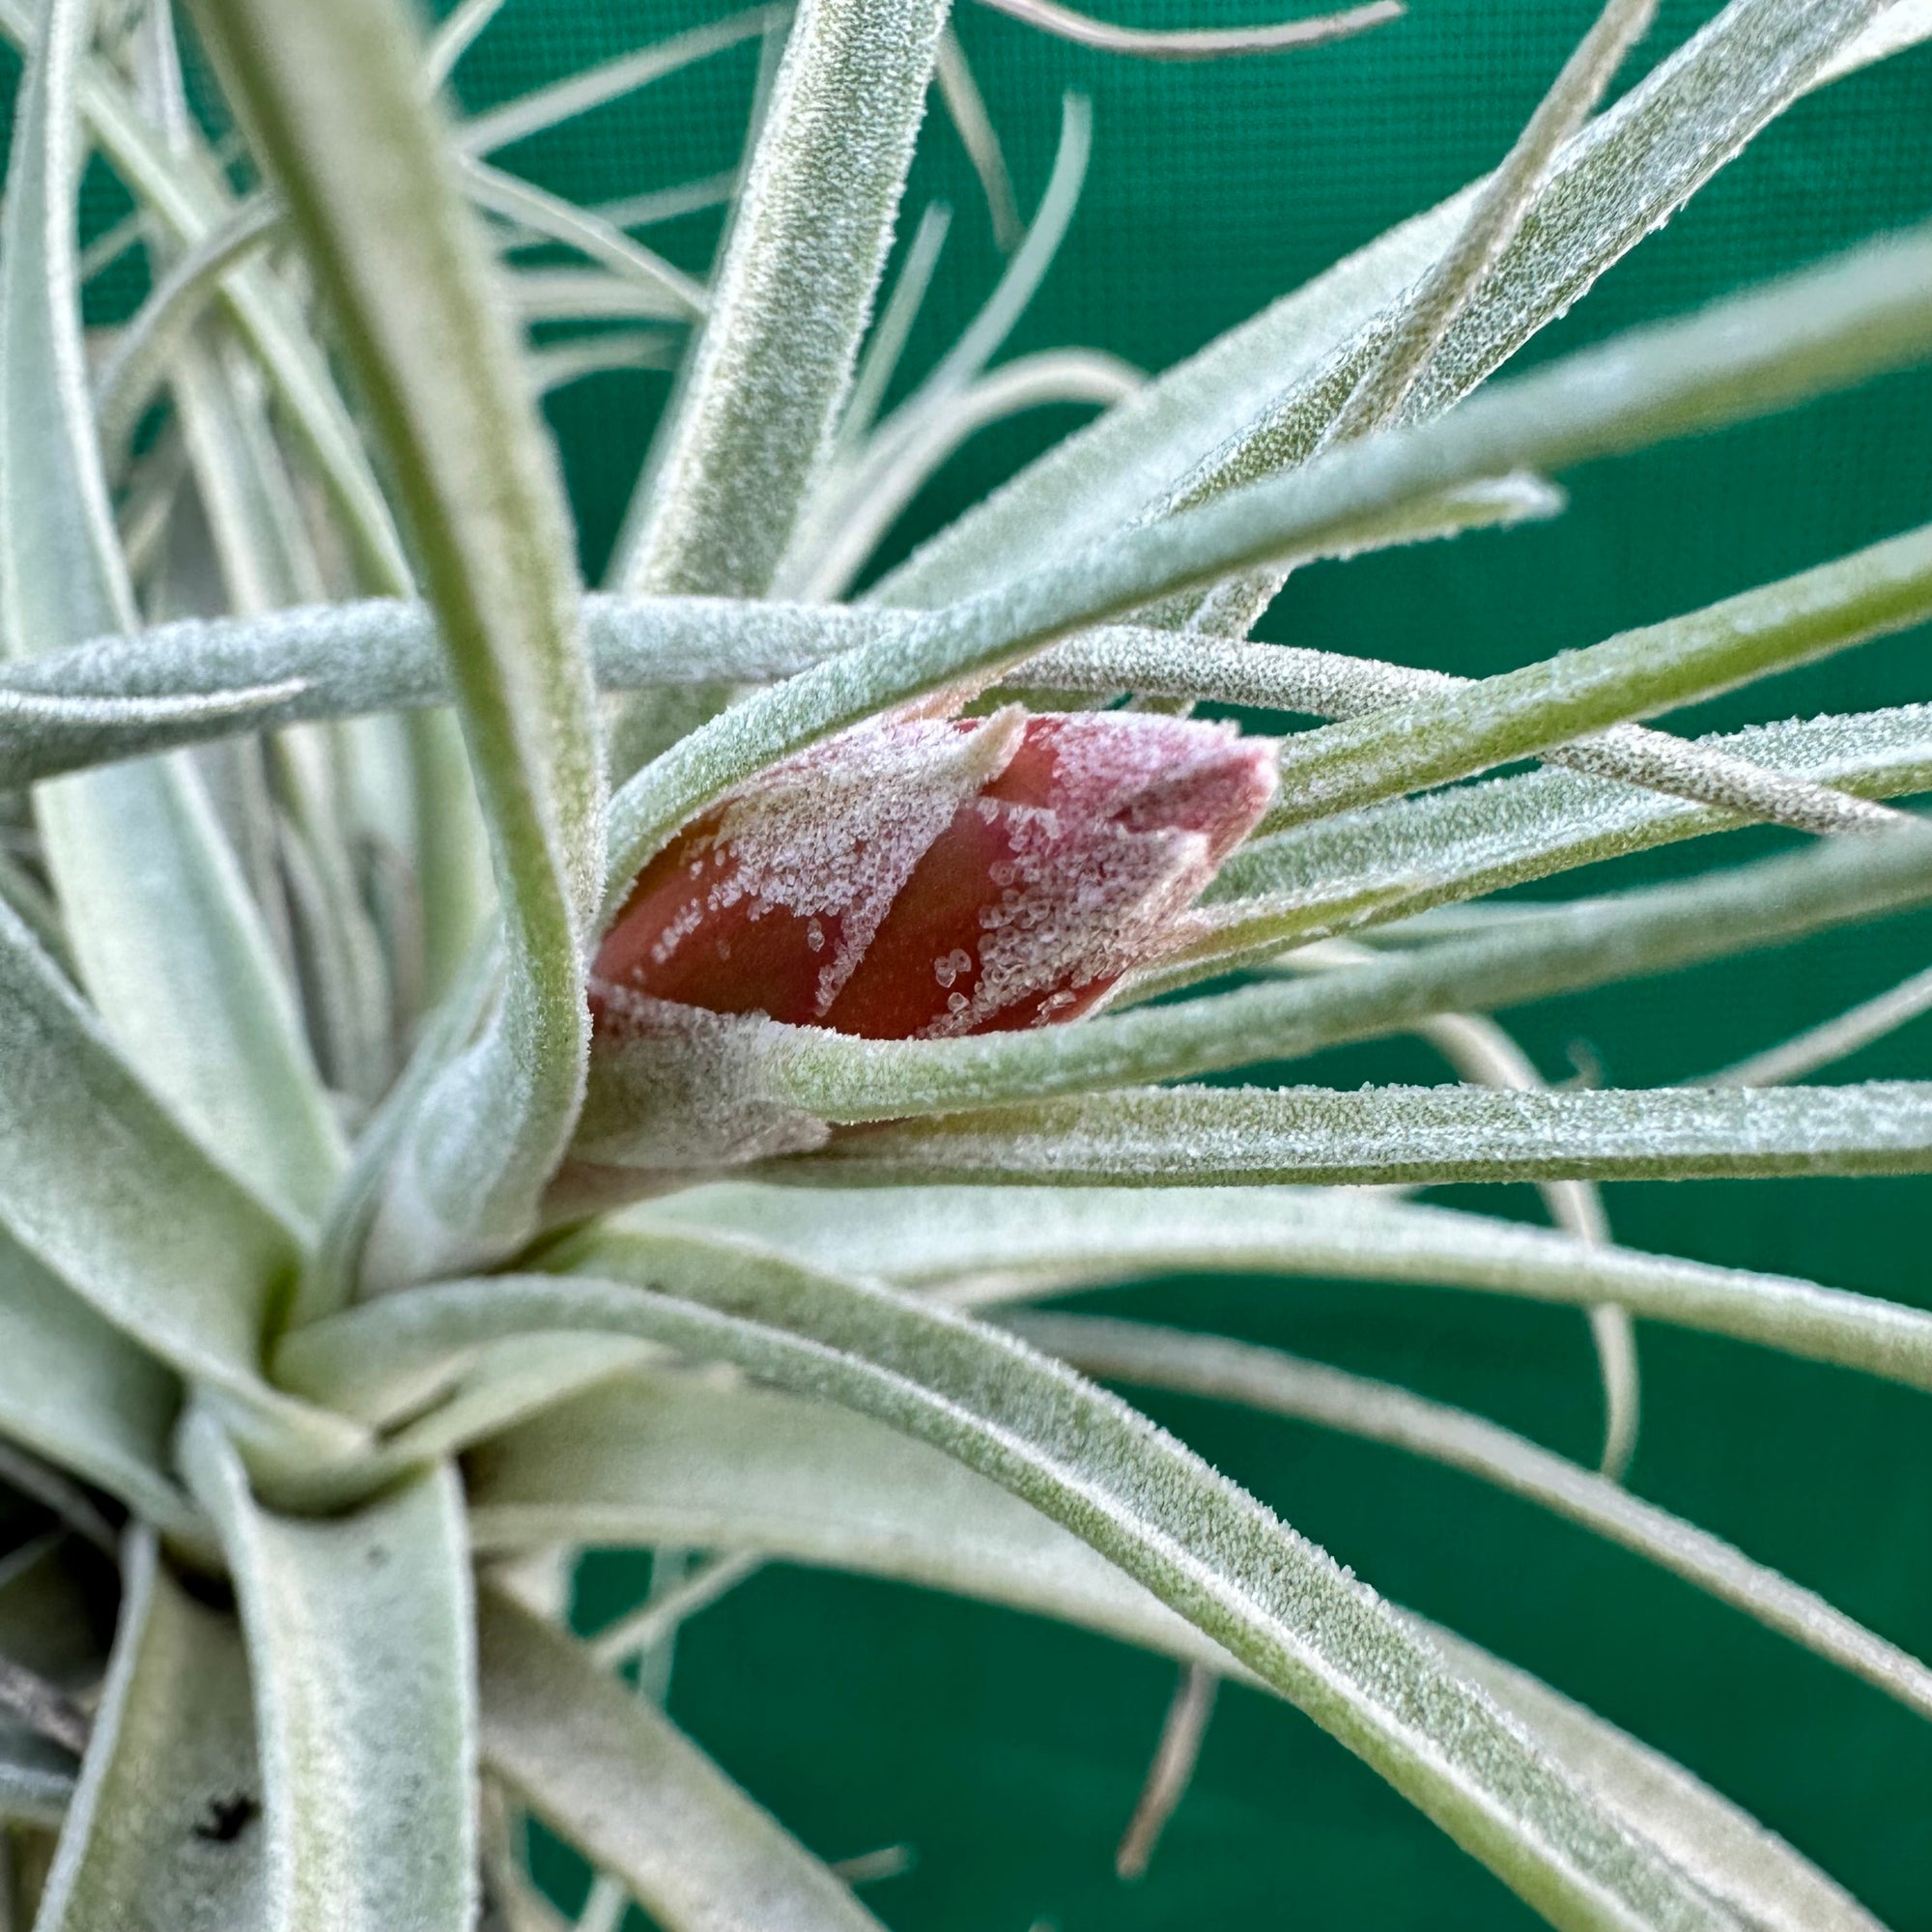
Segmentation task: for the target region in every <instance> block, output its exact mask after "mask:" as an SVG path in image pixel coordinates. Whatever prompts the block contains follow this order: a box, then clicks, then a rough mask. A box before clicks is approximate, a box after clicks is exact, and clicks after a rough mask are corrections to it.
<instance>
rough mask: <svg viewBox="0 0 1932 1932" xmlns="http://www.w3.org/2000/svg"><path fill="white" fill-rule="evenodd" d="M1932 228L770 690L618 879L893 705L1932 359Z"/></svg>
mask: <svg viewBox="0 0 1932 1932" xmlns="http://www.w3.org/2000/svg"><path fill="white" fill-rule="evenodd" d="M1928 290H1932V234H1919V233H1917V232H1915V233H1913V234H1911V235H1909V236H1907V237H1905V238H1903V239H1899V240H1894V241H1886V242H1881V243H1876V244H1873V245H1871V246H1870V247H1867V248H1865V249H1862V250H1859V251H1856V252H1855V253H1854V254H1853V255H1850V256H1847V257H1845V258H1843V259H1842V260H1840V261H1839V262H1837V263H1835V264H1833V265H1832V266H1830V267H1828V268H1826V269H1824V270H1812V271H1810V272H1809V273H1807V274H1804V275H1799V276H1794V277H1791V278H1789V279H1787V280H1786V281H1784V282H1782V283H1780V284H1774V285H1773V286H1772V287H1770V288H1768V289H1766V290H1762V291H1759V292H1758V293H1756V294H1753V295H1750V296H1747V297H1739V298H1733V299H1731V300H1729V301H1726V302H1722V303H1719V304H1718V305H1717V306H1715V307H1713V308H1711V309H1709V310H1707V311H1706V312H1705V313H1704V314H1702V315H1700V316H1697V317H1693V318H1692V319H1691V320H1690V321H1688V322H1677V323H1670V324H1665V325H1662V326H1661V327H1654V328H1648V329H1640V330H1635V331H1633V332H1632V333H1630V334H1628V335H1625V336H1622V337H1619V338H1617V339H1616V340H1614V341H1612V342H1610V343H1607V344H1605V345H1604V346H1603V347H1602V348H1600V349H1594V350H1590V351H1586V352H1584V353H1583V354H1581V355H1574V356H1572V357H1570V358H1569V359H1568V360H1567V361H1563V362H1558V363H1555V364H1553V365H1551V366H1550V367H1548V368H1547V369H1544V370H1541V371H1539V372H1538V373H1537V374H1535V375H1533V376H1528V377H1524V378H1521V379H1520V380H1519V381H1517V382H1514V383H1511V384H1504V385H1502V386H1499V387H1497V388H1494V389H1492V390H1491V391H1489V392H1488V393H1487V394H1485V395H1483V396H1479V397H1476V398H1474V399H1472V400H1471V401H1470V402H1469V403H1468V404H1467V406H1466V407H1464V408H1463V409H1460V410H1457V411H1456V412H1454V413H1453V414H1451V415H1450V416H1448V417H1446V418H1444V419H1442V420H1440V421H1437V422H1434V423H1428V424H1424V425H1423V426H1421V427H1419V428H1416V429H1412V430H1405V431H1400V432H1393V433H1390V434H1387V435H1383V436H1378V437H1372V438H1370V439H1368V440H1366V441H1363V442H1359V443H1353V444H1350V445H1347V446H1345V447H1343V448H1340V449H1337V450H1335V451H1333V452H1331V453H1330V454H1328V455H1326V456H1324V457H1322V458H1321V459H1320V460H1319V461H1317V462H1315V463H1312V464H1310V465H1308V466H1307V467H1306V468H1305V469H1299V470H1295V471H1293V472H1291V473H1289V474H1287V475H1281V476H1274V477H1271V478H1269V479H1267V480H1265V481H1263V482H1258V483H1253V484H1250V485H1248V486H1247V487H1246V488H1244V489H1240V490H1236V491H1232V492H1230V493H1229V494H1227V495H1225V496H1222V497H1216V498H1214V499H1213V500H1211V501H1208V502H1206V503H1203V504H1201V505H1200V506H1198V507H1197V508H1194V509H1191V510H1188V511H1186V512H1185V513H1183V514H1181V515H1178V516H1174V517H1170V518H1167V519H1165V520H1164V521H1162V522H1160V523H1157V524H1151V525H1147V526H1140V527H1137V528H1134V529H1130V530H1126V531H1122V532H1120V533H1119V534H1117V535H1115V536H1114V537H1112V538H1110V539H1109V540H1107V541H1106V542H1105V543H1104V544H1100V545H1096V546H1094V548H1093V549H1091V550H1089V551H1087V552H1084V553H1080V554H1076V555H1075V556H1074V557H1073V558H1072V559H1071V560H1069V561H1066V562H1063V563H1060V564H1058V565H1053V566H1048V567H1045V568H1042V569H1040V570H1038V571H1037V572H1035V573H1034V574H1033V575H1032V576H1030V577H1026V578H1022V579H1019V580H1017V581H1015V582H1012V583H1010V584H1009V585H1008V586H1006V587H1005V588H1003V589H999V590H994V591H989V592H987V593H985V594H984V595H982V596H979V597H975V598H970V599H967V600H965V601H963V602H961V603H959V604H956V605H954V606H952V607H950V608H949V609H947V610H945V611H939V612H936V613H934V614H933V615H932V616H930V617H928V618H927V619H926V620H925V621H924V622H923V624H921V625H920V626H918V627H916V628H915V629H914V630H912V631H911V632H909V633H907V634H905V635H904V636H902V637H899V638H895V639H889V640H881V641H880V642H878V643H875V644H870V645H867V646H865V647H862V648H861V649H859V650H857V651H853V652H851V653H849V654H848V655H847V656H846V657H844V658H842V659H839V660H837V661H835V662H834V663H831V664H827V665H821V666H819V667H818V668H816V669H814V670H810V671H807V672H804V673H802V674H801V675H800V676H798V677H796V678H793V679H792V680H791V681H790V682H789V683H787V684H784V685H781V686H779V687H777V688H776V689H775V690H771V691H765V692H759V693H757V694H755V695H753V696H751V697H749V698H746V699H744V700H743V701H741V702H740V703H738V704H736V705H734V706H733V707H732V708H731V709H730V710H729V711H727V712H725V713H724V714H723V715H722V716H721V717H719V718H716V719H714V720H713V721H712V722H711V723H710V724H709V725H704V726H703V727H701V728H700V729H698V730H696V731H694V732H693V733H692V734H691V735H690V736H689V737H687V738H685V739H684V740H682V741H681V742H680V743H679V744H678V745H677V746H675V747H674V748H673V749H672V750H671V751H670V752H669V753H667V754H666V755H665V756H663V757H661V758H659V759H658V760H657V761H656V762H655V763H654V764H652V765H651V766H649V767H648V768H647V769H646V770H644V771H642V772H639V774H638V775H637V776H636V777H635V778H634V779H632V780H631V781H629V782H628V783H627V784H626V785H624V787H623V788H622V789H621V790H620V791H619V792H618V793H617V794H616V796H615V797H614V798H613V800H612V801H611V865H610V872H609V876H608V879H607V886H608V888H609V890H610V892H611V893H612V894H615V893H620V892H621V891H622V889H623V888H624V887H626V886H628V884H629V883H630V880H631V879H632V877H633V876H634V875H635V873H636V871H637V869H638V867H639V866H640V865H641V864H642V863H643V861H644V860H645V859H647V858H648V857H649V856H650V854H651V853H652V852H653V851H655V850H656V849H657V848H658V846H659V845H660V844H661V843H662V842H663V840H664V839H665V838H668V837H669V835H670V834H671V833H672V832H673V831H675V830H676V828H677V827H678V826H679V825H681V824H683V823H684V822H685V820H686V819H687V818H689V817H690V816H691V814H692V813H693V812H695V811H696V810H698V809H699V808H700V807H701V806H703V805H704V804H705V803H706V802H707V801H708V800H709V799H710V798H712V797H714V796H715V795H716V794H717V793H718V792H720V791H723V790H725V789H726V788H728V787H729V786H730V785H732V784H735V783H737V782H739V781H742V780H743V779H746V778H748V777H750V776H751V774H752V773H753V772H754V771H756V770H758V769H759V768H760V767H762V766H763V765H765V764H767V763H769V762H771V760H772V759H774V758H776V757H778V756H781V755H782V754H783V753H788V752H791V751H795V750H797V749H798V748H799V747H801V746H803V745H806V744H809V743H810V742H812V741H813V740H814V739H816V738H819V737H822V736H824V735H826V734H827V733H829V732H831V731H834V730H837V729H838V728H839V727H840V726H842V725H848V724H851V723H854V722H855V721H856V720H857V719H859V718H861V717H864V716H866V715H867V714H868V713H869V712H872V711H876V710H878V709H880V708H882V707H884V706H886V705H889V704H894V703H897V702H900V701H902V700H904V699H906V698H910V697H915V696H921V695H922V694H923V693H926V692H930V691H934V690H937V689H939V688H942V687H944V686H946V685H948V684H951V683H954V682H956V681H958V680H960V679H962V678H965V677H967V676H968V675H969V674H977V673H980V672H983V671H985V670H988V669H994V668H1004V667H1005V666H1007V665H1009V664H1011V663H1014V662H1016V661H1018V660H1019V659H1021V658H1023V657H1024V656H1026V655H1027V654H1028V653H1029V652H1030V651H1032V650H1034V649H1037V647H1039V646H1040V645H1043V644H1047V643H1051V642H1053V641H1054V640H1055V639H1058V638H1060V637H1063V636H1065V635H1067V634H1068V633H1070V632H1072V631H1074V630H1077V629H1079V628H1081V627H1082V626H1084V625H1087V624H1091V623H1094V622H1096V621H1100V620H1104V619H1106V618H1109V617H1113V616H1119V615H1122V614H1125V613H1127V612H1130V611H1135V610H1138V609H1140V608H1141V607H1143V606H1145V605H1147V604H1148V603H1150V602H1151V601H1152V600H1154V599H1156V598H1159V597H1162V596H1166V595H1167V594H1169V593H1171V592H1174V591H1179V590H1185V589H1190V588H1205V587H1208V586H1211V585H1212V584H1213V583H1215V582H1219V581H1220V580H1221V579H1223V578H1226V577H1228V576H1230V575H1233V574H1238V573H1239V572H1241V571H1243V570H1245V569H1247V568H1249V567H1250V566H1253V565H1257V564H1261V563H1264V562H1268V561H1270V560H1279V559H1281V558H1283V557H1301V556H1307V555H1312V554H1321V553H1323V552H1324V551H1328V550H1332V549H1333V548H1335V547H1336V546H1337V545H1342V544H1346V543H1348V542H1350V541H1352V540H1353V539H1354V538H1356V537H1357V536H1359V535H1360V534H1362V533H1363V532H1364V531H1369V532H1373V531H1374V530H1375V529H1377V528H1378V527H1380V526H1384V525H1385V524H1386V522H1387V521H1388V520H1389V519H1390V518H1391V517H1400V516H1401V515H1402V514H1404V513H1406V512H1409V511H1412V510H1414V509H1416V508H1417V507H1418V506H1420V505H1421V504H1423V503H1426V502H1428V501H1429V500H1430V499H1431V498H1437V497H1441V496H1443V495H1444V494H1445V493H1447V492H1450V491H1452V490H1456V489H1458V488H1460V487H1462V486H1463V485H1465V484H1470V483H1474V482H1478V481H1482V480H1486V479H1490V478H1493V477H1495V476H1498V475H1507V474H1509V473H1511V472H1513V471H1516V470H1520V469H1534V470H1543V469H1560V468H1563V467H1565V466H1567V465H1570V464H1573V463H1581V462H1584V461H1586V460H1589V459H1591V458H1594V457H1598V456H1605V455H1608V454H1611V453H1613V452H1616V451H1619V450H1627V449H1630V448H1634V447H1635V446H1638V445H1639V444H1642V443H1645V442H1650V441H1657V440H1662V439H1664V438H1667V437H1671V436H1680V435H1687V434H1690V433H1691V432H1693V431H1695V430H1700V429H1709V428H1715V427H1717V426H1718V425H1719V424H1720V423H1724V422H1730V421H1736V420H1738V419H1739V418H1740V417H1741V416H1743V415H1758V414H1763V413H1765V412H1769V411H1771V410H1774V409H1776V408H1779V407H1781V406H1783V405H1785V404H1788V403H1790V402H1793V401H1796V400H1798V399H1799V398H1800V397H1803V396H1807V395H1815V394H1817V393H1820V392H1821V391H1822V390H1824V389H1828V388H1831V387H1833V386H1838V385H1842V384H1845V383H1848V382H1851V381H1855V380H1858V379H1859V378H1861V377H1862V376H1865V375H1870V374H1875V373H1877V372H1878V371H1880V370H1881V369H1886V368H1893V367H1898V366H1901V365H1902V364H1904V363H1906V362H1910V361H1912V360H1915V359H1917V358H1918V357H1920V356H1922V355H1925V354H1927V353H1928V352H1932V300H1928V299H1927V293H1928Z"/></svg>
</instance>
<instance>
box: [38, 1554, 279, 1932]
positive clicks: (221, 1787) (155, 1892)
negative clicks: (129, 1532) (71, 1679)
mask: <svg viewBox="0 0 1932 1932" xmlns="http://www.w3.org/2000/svg"><path fill="white" fill-rule="evenodd" d="M124 1579H125V1580H124V1595H123V1599H122V1605H121V1628H120V1631H119V1633H118V1634H117V1635H116V1637H115V1641H114V1657H113V1662H112V1664H111V1666H110V1668H109V1670H108V1676H107V1689H106V1692H105V1694H104V1695H103V1697H102V1699H101V1705H100V1710H99V1715H98V1716H97V1718H96V1719H95V1726H94V1741H93V1743H92V1745H91V1746H90V1747H89V1748H88V1753H87V1757H86V1760H85V1762H84V1763H83V1765H82V1767H81V1775H80V1783H79V1787H78V1789H77V1790H76V1791H75V1794H74V1799H73V1803H72V1804H71V1807H70V1809H69V1811H68V1816H67V1824H66V1826H65V1828H64V1829H63V1831H62V1833H61V1837H60V1845H59V1849H58V1850H57V1851H56V1853H55V1855H54V1863H53V1869H52V1871H51V1872H50V1873H49V1874H48V1877H47V1885H46V1890H45V1893H44V1895H43V1898H42V1901H41V1910H40V1915H39V1917H38V1918H36V1919H35V1921H34V1923H35V1925H36V1926H37V1927H38V1928H39V1932H148V1928H151V1927H152V1928H154V1932H161V1928H164V1927H173V1926H185V1925H192V1926H195V1927H197V1928H206V1932H262V1928H263V1927H264V1926H265V1925H267V1924H268V1923H269V1922H270V1920H269V1918H268V1912H269V1908H270V1900H271V1899H272V1898H273V1897H274V1896H275V1894H276V1892H277V1891H278V1889H280V1887H281V1885H282V1884H283V1883H284V1873H283V1869H282V1865H281V1861H280V1857H279V1850H280V1848H279V1845H278V1844H277V1843H276V1842H274V1841H273V1840H271V1839H270V1838H269V1836H268V1834H267V1833H265V1832H264V1830H263V1828H262V1825H261V1824H260V1822H259V1812H260V1807H261V1793H262V1785H261V1774H260V1771H259V1769H258V1767H257V1763H256V1757H255V1738H254V1718H253V1710H252V1704H251V1700H250V1695H249V1687H248V1664H247V1660H246V1658H245V1656H244V1655H243V1652H242V1648H241V1633H240V1631H238V1630H237V1629H236V1626H235V1620H234V1618H233V1617H232V1616H228V1615H226V1614H224V1613H222V1612H220V1611H218V1610H213V1609H210V1608H208V1607H207V1606H206V1605H203V1604H200V1603H198V1602H196V1601H195V1599H194V1598H193V1597H191V1596H189V1595H188V1593H187V1592H186V1591H185V1589H183V1587H182V1586H181V1585H180V1584H179V1583H178V1582H176V1581H175V1580H174V1578H173V1577H171V1576H170V1575H169V1574H168V1572H167V1571H166V1569H164V1568H163V1567H162V1565H161V1563H160V1560H159V1558H158V1556H157V1554H156V1548H155V1543H154V1539H153V1537H152V1535H151V1534H149V1533H147V1532H137V1533H136V1534H135V1535H134V1536H133V1537H132V1538H131V1539H130V1541H129V1546H128V1560H127V1565H126V1569H125V1572H124Z"/></svg>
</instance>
